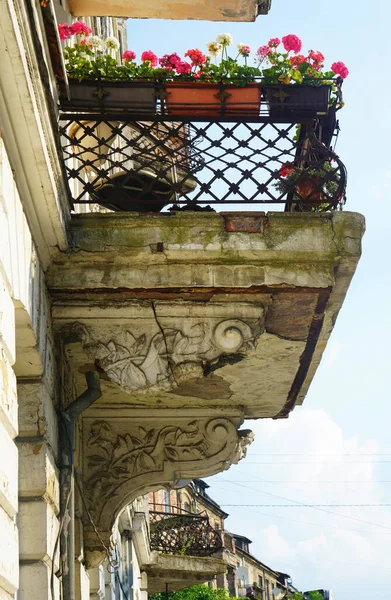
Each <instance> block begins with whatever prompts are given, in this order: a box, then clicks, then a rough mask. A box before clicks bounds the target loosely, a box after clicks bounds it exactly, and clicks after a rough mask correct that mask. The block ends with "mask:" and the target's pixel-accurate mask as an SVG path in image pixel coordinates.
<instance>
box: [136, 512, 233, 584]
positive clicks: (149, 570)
mask: <svg viewBox="0 0 391 600" xmlns="http://www.w3.org/2000/svg"><path fill="white" fill-rule="evenodd" d="M132 539H133V542H134V547H135V550H136V553H137V557H138V560H139V563H140V568H141V570H142V571H143V572H144V573H145V574H146V577H145V579H144V589H145V590H146V591H148V593H149V594H153V593H155V592H163V591H165V589H166V584H168V589H169V590H170V591H175V590H179V589H182V588H184V587H189V586H191V585H197V584H200V583H205V582H206V581H212V579H214V577H215V576H216V575H219V574H222V573H224V572H225V570H226V564H225V562H224V561H223V560H222V559H221V558H218V557H215V556H192V555H183V554H182V555H181V554H175V553H169V554H164V553H162V552H158V551H156V550H153V548H152V546H153V544H152V543H150V539H149V532H148V524H147V516H146V514H145V513H136V514H135V516H134V518H133V529H132Z"/></svg>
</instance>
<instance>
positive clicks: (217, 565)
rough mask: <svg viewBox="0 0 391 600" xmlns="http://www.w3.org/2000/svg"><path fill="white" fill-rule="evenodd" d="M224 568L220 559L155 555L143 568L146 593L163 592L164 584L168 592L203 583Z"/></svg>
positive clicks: (224, 569)
mask: <svg viewBox="0 0 391 600" xmlns="http://www.w3.org/2000/svg"><path fill="white" fill-rule="evenodd" d="M226 568H227V566H226V564H225V563H224V562H223V561H222V560H221V559H220V558H196V557H194V556H177V555H174V556H173V555H170V556H168V555H164V554H156V555H155V559H154V561H153V563H152V564H151V565H149V566H146V567H145V569H146V573H147V576H148V593H149V594H154V593H155V592H163V591H164V590H165V589H166V583H167V584H168V589H169V590H170V591H176V590H180V589H182V588H185V587H189V586H191V585H197V584H200V583H205V582H206V581H211V580H212V579H214V577H215V576H216V575H220V574H222V573H225V571H226Z"/></svg>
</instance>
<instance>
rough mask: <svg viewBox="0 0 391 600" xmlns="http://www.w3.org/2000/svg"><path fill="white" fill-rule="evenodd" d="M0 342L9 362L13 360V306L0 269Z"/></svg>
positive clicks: (6, 283)
mask: <svg viewBox="0 0 391 600" xmlns="http://www.w3.org/2000/svg"><path fill="white" fill-rule="evenodd" d="M0 344H1V345H2V346H3V348H4V352H5V354H6V356H7V358H8V360H9V362H10V363H11V365H13V364H14V362H15V308H14V303H13V301H12V298H11V294H10V292H9V288H8V282H6V280H5V278H4V276H3V275H2V273H1V271H0Z"/></svg>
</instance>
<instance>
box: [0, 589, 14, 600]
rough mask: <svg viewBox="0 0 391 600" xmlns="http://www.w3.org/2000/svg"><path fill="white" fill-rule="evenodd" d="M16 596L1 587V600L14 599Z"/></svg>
mask: <svg viewBox="0 0 391 600" xmlns="http://www.w3.org/2000/svg"><path fill="white" fill-rule="evenodd" d="M14 599H15V596H14V595H13V594H12V596H11V595H10V594H9V593H8V592H6V591H5V590H4V589H3V588H1V587H0V600H14Z"/></svg>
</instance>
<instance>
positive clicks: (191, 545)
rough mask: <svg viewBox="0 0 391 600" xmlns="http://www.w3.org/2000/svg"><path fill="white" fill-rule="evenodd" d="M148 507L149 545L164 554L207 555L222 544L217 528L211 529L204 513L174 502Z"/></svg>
mask: <svg viewBox="0 0 391 600" xmlns="http://www.w3.org/2000/svg"><path fill="white" fill-rule="evenodd" d="M153 506H154V508H158V509H159V510H150V511H149V516H150V525H149V526H150V546H151V549H152V550H156V551H157V552H162V553H164V554H179V555H182V556H211V555H212V554H214V553H215V552H217V551H218V550H220V549H221V548H222V539H221V532H220V531H217V530H215V529H213V527H211V525H210V524H209V519H208V517H207V516H206V515H205V514H193V513H190V512H188V511H186V510H184V509H181V508H179V507H175V506H166V505H156V504H155V505H153Z"/></svg>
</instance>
